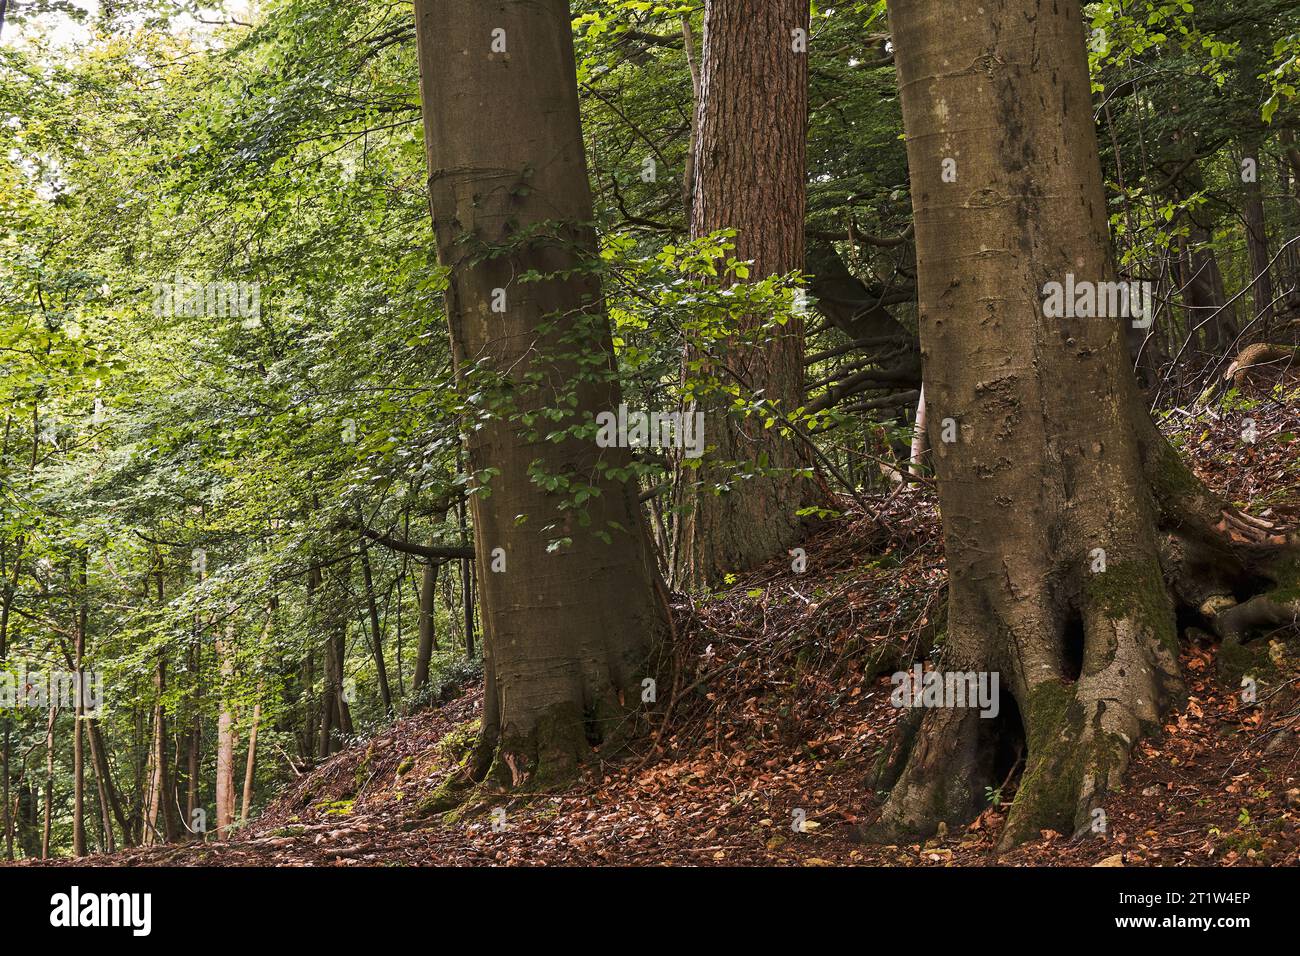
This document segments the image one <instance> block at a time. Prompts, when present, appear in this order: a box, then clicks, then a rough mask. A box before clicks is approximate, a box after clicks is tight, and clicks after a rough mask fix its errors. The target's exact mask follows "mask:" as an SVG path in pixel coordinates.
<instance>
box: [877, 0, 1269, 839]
mask: <svg viewBox="0 0 1300 956" xmlns="http://www.w3.org/2000/svg"><path fill="white" fill-rule="evenodd" d="M890 22H891V24H892V29H893V38H894V43H895V48H896V50H897V54H896V56H897V64H898V71H899V80H900V88H901V90H902V105H903V116H904V122H905V127H906V130H907V143H908V161H909V166H910V170H911V179H912V202H913V208H914V213H915V221H916V247H917V274H918V276H919V280H920V285H919V297H920V328H921V341H922V350H923V356H924V360H925V394H926V404H927V411H928V418H929V423H930V424H929V433H930V439H931V447H932V448H933V461H934V465H935V472H936V477H937V481H938V487H939V500H940V506H941V511H942V515H943V531H944V547H945V550H946V553H947V563H948V578H949V615H948V621H949V623H948V633H947V640H946V646H945V650H944V655H943V658H942V661H941V666H942V669H943V670H944V671H948V672H952V671H960V672H965V671H973V672H986V673H987V672H994V673H997V674H999V675H1000V688H1001V702H1000V715H999V716H998V717H997V718H995V719H984V718H982V717H981V716H980V711H979V710H978V709H975V708H972V707H948V708H942V707H939V708H924V709H921V710H920V711H914V712H913V713H914V714H916V715H918V716H919V720H920V724H919V730H917V731H916V732H915V735H914V736H913V738H912V740H911V742H910V750H908V752H907V753H906V759H905V760H902V761H899V762H897V763H896V764H895V766H898V767H901V773H900V774H899V775H898V777H897V780H896V783H895V785H894V787H893V789H892V792H891V793H890V795H889V798H888V800H887V801H886V804H885V807H884V811H883V815H882V817H881V819H880V821H879V822H878V823H877V824H876V825H875V826H874V827H873V828H872V829H871V830H870V831H869V832H870V834H871V835H872V836H873V837H877V838H885V839H890V840H894V839H900V838H902V836H903V835H916V834H927V833H930V832H933V831H934V829H935V828H936V827H937V825H938V824H939V823H940V822H946V823H948V824H950V825H956V824H960V823H963V822H965V821H967V820H969V819H970V818H971V817H973V816H974V815H975V814H976V813H977V812H978V811H979V809H980V807H981V805H982V804H983V802H984V800H985V796H986V788H995V787H998V786H999V785H1000V783H1001V780H1002V778H1003V777H1004V776H1005V775H1006V772H1007V770H1008V769H1010V768H1008V767H1006V766H1000V765H999V754H1000V752H1002V751H1004V749H1005V747H1006V745H1008V744H1012V745H1014V744H1015V743H1016V742H1017V741H1019V742H1021V743H1022V744H1023V746H1024V747H1025V748H1026V750H1027V754H1026V758H1025V759H1026V763H1025V769H1024V772H1023V775H1022V776H1021V778H1020V780H1019V789H1018V791H1017V793H1016V796H1015V800H1014V802H1013V803H1012V805H1011V809H1010V812H1009V815H1008V818H1007V823H1006V827H1005V829H1004V831H1003V835H1002V845H1003V846H1004V847H1005V846H1010V845H1013V844H1015V843H1017V842H1020V841H1023V840H1025V839H1028V838H1030V837H1035V836H1037V834H1038V832H1039V830H1040V829H1045V828H1050V829H1054V830H1057V831H1060V832H1067V831H1074V832H1084V831H1085V830H1086V828H1088V827H1089V826H1090V824H1092V823H1093V822H1094V821H1095V820H1096V819H1097V817H1096V816H1095V815H1094V814H1093V810H1095V809H1098V808H1102V807H1103V805H1104V800H1105V797H1106V795H1107V793H1108V792H1110V791H1111V790H1112V789H1114V788H1115V786H1116V785H1117V784H1118V783H1119V781H1120V778H1121V775H1122V773H1123V771H1124V769H1125V766H1126V764H1127V761H1128V756H1129V753H1130V750H1131V748H1132V747H1133V746H1134V744H1135V742H1136V741H1137V740H1139V739H1140V738H1142V737H1144V736H1147V735H1149V734H1153V733H1157V732H1158V731H1159V728H1160V723H1161V717H1162V715H1163V713H1164V712H1165V710H1166V709H1167V708H1168V707H1169V706H1171V705H1172V704H1174V703H1175V702H1177V701H1178V700H1179V698H1180V696H1181V693H1182V688H1181V681H1180V676H1179V672H1178V665H1177V656H1178V649H1179V648H1178V635H1177V630H1176V623H1175V621H1176V619H1175V606H1174V601H1175V600H1177V602H1178V603H1179V604H1180V605H1186V606H1188V607H1190V608H1191V609H1193V610H1194V611H1199V612H1200V613H1201V614H1203V615H1205V616H1207V617H1211V618H1214V619H1215V620H1216V624H1215V626H1216V628H1219V627H1228V626H1234V625H1231V624H1230V621H1232V620H1234V619H1235V620H1237V621H1240V620H1241V615H1238V614H1237V613H1236V612H1235V611H1234V610H1224V609H1225V608H1228V607H1229V606H1230V605H1232V604H1234V600H1233V593H1234V592H1240V591H1242V590H1243V589H1246V588H1248V587H1250V586H1251V581H1252V580H1257V579H1256V578H1253V577H1252V576H1253V575H1259V574H1261V573H1262V574H1266V575H1272V577H1273V581H1274V583H1277V584H1279V585H1280V584H1281V583H1282V580H1283V578H1284V577H1285V575H1284V574H1282V573H1281V572H1279V571H1278V568H1279V567H1282V566H1281V565H1277V564H1275V563H1272V562H1273V561H1274V558H1273V557H1271V556H1270V551H1269V546H1267V545H1266V544H1265V543H1262V542H1260V541H1246V539H1247V538H1249V537H1250V534H1249V533H1248V531H1247V533H1244V534H1242V535H1240V537H1241V538H1242V541H1243V542H1244V543H1238V542H1237V541H1236V539H1233V540H1229V539H1228V537H1227V536H1226V535H1224V534H1223V533H1222V532H1221V531H1220V530H1219V528H1221V527H1222V526H1223V523H1224V522H1227V523H1229V524H1233V525H1234V532H1235V531H1236V529H1237V528H1244V529H1249V528H1250V527H1251V523H1250V522H1251V519H1246V518H1244V517H1243V516H1241V515H1239V514H1238V513H1236V512H1234V511H1232V510H1231V509H1230V508H1228V506H1226V505H1225V504H1224V503H1223V502H1221V501H1219V500H1218V499H1216V498H1215V497H1214V496H1213V495H1211V494H1210V493H1209V492H1208V491H1206V490H1205V489H1204V488H1203V486H1201V485H1200V484H1199V482H1197V481H1196V479H1195V478H1193V477H1192V476H1191V474H1190V472H1188V471H1187V469H1186V468H1185V467H1184V466H1183V465H1182V463H1181V462H1180V461H1179V460H1178V457H1177V455H1176V453H1174V452H1173V451H1172V449H1170V447H1169V446H1168V444H1167V443H1166V442H1165V441H1164V440H1163V438H1161V437H1160V436H1159V434H1158V433H1157V432H1156V431H1155V429H1154V427H1153V425H1152V424H1151V420H1150V417H1149V416H1148V415H1147V413H1146V410H1145V407H1144V405H1143V403H1142V402H1140V401H1139V400H1138V397H1137V392H1136V389H1135V385H1134V381H1133V376H1132V373H1131V370H1130V365H1129V359H1128V356H1127V355H1126V352H1125V348H1124V329H1123V327H1122V324H1121V323H1122V322H1126V321H1127V320H1123V319H1119V318H1048V317H1046V316H1045V314H1044V310H1043V287H1044V284H1045V283H1047V282H1051V281H1058V282H1060V281H1063V280H1064V279H1065V276H1066V274H1067V273H1072V274H1073V275H1074V277H1075V280H1076V281H1084V280H1088V281H1093V282H1096V281H1102V280H1109V279H1113V277H1114V268H1113V263H1112V261H1111V257H1110V253H1109V238H1108V235H1107V212H1106V202H1105V196H1104V193H1103V186H1102V178H1101V170H1100V166H1099V161H1098V153H1097V145H1096V141H1095V132H1094V127H1093V122H1092V106H1091V101H1090V84H1089V78H1088V71H1087V63H1086V56H1085V52H1084V33H1083V20H1082V17H1081V13H1080V9H1079V4H1078V2H1077V0H1061V2H1058V3H1054V4H1047V3H1043V2H1041V0H993V2H986V3H985V4H984V5H983V7H982V9H981V10H980V11H976V10H975V9H974V8H972V7H954V6H953V5H952V4H949V3H944V2H940V0H908V2H903V0H899V2H897V3H893V4H891V7H890ZM945 160H953V161H955V164H956V166H955V171H956V179H955V181H949V180H948V179H945V176H944V172H945V169H951V165H950V164H947V163H945ZM946 424H947V425H949V426H950V427H949V428H947V429H946V428H945V425H946ZM945 431H948V433H949V435H950V437H951V436H953V434H954V433H955V438H956V440H955V441H945V440H944V437H943V436H944V434H945ZM1102 552H1104V555H1103V554H1102ZM1101 561H1104V565H1103V564H1101ZM1270 567H1272V568H1273V570H1272V571H1268V570H1267V569H1268V568H1270ZM1166 581H1168V582H1170V584H1171V585H1172V586H1167V584H1166ZM905 744H906V742H905ZM885 782H886V783H888V782H889V781H888V780H886V781H885Z"/></svg>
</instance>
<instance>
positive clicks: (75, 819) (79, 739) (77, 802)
mask: <svg viewBox="0 0 1300 956" xmlns="http://www.w3.org/2000/svg"><path fill="white" fill-rule="evenodd" d="M77 584H78V587H77V601H78V605H77V626H76V638H75V639H76V648H75V658H74V660H75V663H74V670H75V671H76V675H77V700H76V706H75V708H74V713H73V724H72V855H73V856H77V857H81V856H85V855H86V753H85V747H84V737H83V734H82V723H83V722H84V721H85V715H86V702H85V695H84V694H83V693H82V686H81V685H82V682H83V678H84V677H85V672H84V671H83V670H82V662H83V659H84V657H85V653H86V623H87V622H86V616H87V612H86V559H85V555H84V554H83V555H82V556H81V570H80V572H79V573H78V576H77Z"/></svg>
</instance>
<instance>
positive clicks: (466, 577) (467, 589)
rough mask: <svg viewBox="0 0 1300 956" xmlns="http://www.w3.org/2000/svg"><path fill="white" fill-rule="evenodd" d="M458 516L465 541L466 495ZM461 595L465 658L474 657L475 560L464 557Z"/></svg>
mask: <svg viewBox="0 0 1300 956" xmlns="http://www.w3.org/2000/svg"><path fill="white" fill-rule="evenodd" d="M456 457H457V461H456V470H457V471H458V472H459V471H460V470H461V463H460V456H459V455H457V456H456ZM456 512H457V517H458V518H459V519H460V535H461V540H462V541H464V540H466V539H468V538H469V521H468V519H467V518H466V516H465V496H464V495H462V496H461V497H460V499H459V500H458V501H457V502H456ZM460 597H461V612H462V613H461V619H462V622H463V625H462V626H463V627H464V629H465V635H464V636H465V659H466V660H470V661H472V660H473V659H474V562H473V561H471V560H470V559H469V558H462V559H461V562H460Z"/></svg>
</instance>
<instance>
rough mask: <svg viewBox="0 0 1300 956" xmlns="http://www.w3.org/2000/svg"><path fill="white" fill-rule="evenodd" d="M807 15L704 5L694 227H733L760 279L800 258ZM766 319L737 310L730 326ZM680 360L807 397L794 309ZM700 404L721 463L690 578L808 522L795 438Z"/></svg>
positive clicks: (689, 560) (769, 6) (791, 1)
mask: <svg viewBox="0 0 1300 956" xmlns="http://www.w3.org/2000/svg"><path fill="white" fill-rule="evenodd" d="M808 26H809V22H808V4H807V3H806V2H801V0H707V2H706V3H705V5H704V42H703V45H704V51H703V56H702V61H701V64H700V93H699V97H698V102H697V104H696V115H695V143H694V154H693V155H694V177H695V181H694V188H693V190H692V198H693V204H692V209H691V234H692V236H694V237H698V236H703V235H707V234H708V233H710V232H713V231H715V230H718V229H724V228H730V229H734V230H736V236H735V239H734V242H735V247H736V248H735V252H734V253H733V254H734V255H735V257H736V258H737V259H742V260H753V266H752V267H751V272H750V275H751V276H752V277H753V278H755V279H758V278H763V277H766V276H770V275H776V274H780V275H785V274H788V273H791V272H796V271H802V270H803V268H804V211H805V208H806V198H805V179H806V176H807V142H806V135H807V121H808V54H807V42H808V41H807V36H808ZM765 318H766V317H764V316H752V317H747V318H744V319H742V320H741V323H740V327H739V328H738V329H737V332H738V333H741V334H743V333H745V332H748V331H752V329H754V328H755V327H757V326H759V325H761V324H762V322H763V321H764V319H765ZM687 359H688V363H695V362H701V361H702V362H703V363H704V368H703V370H702V371H703V373H704V374H707V375H711V376H714V377H716V378H717V379H718V380H719V383H720V384H722V385H726V386H733V385H736V386H739V388H740V389H741V391H742V394H745V395H753V394H755V393H757V392H760V391H761V393H762V396H763V397H764V398H765V399H767V400H769V401H770V402H771V403H772V404H773V405H775V407H776V409H777V411H778V412H779V413H780V414H782V415H790V414H792V413H793V412H794V411H795V410H796V409H798V408H800V407H801V406H802V405H803V404H804V395H803V320H802V318H801V317H800V316H795V317H793V318H792V319H791V321H790V322H789V323H788V324H787V325H786V326H784V327H783V328H782V329H780V331H779V333H777V334H775V336H774V338H773V339H772V340H771V341H769V342H767V343H765V344H763V345H754V344H751V343H743V342H735V343H732V344H729V345H728V346H727V347H726V351H725V354H722V355H714V356H703V355H700V354H697V353H694V352H692V353H691V354H689V355H688V356H687ZM702 404H703V406H704V412H705V420H704V439H705V443H706V444H707V445H708V446H709V448H710V449H711V450H710V451H709V455H710V460H711V461H713V462H716V463H717V464H716V466H714V467H706V468H705V469H703V470H702V473H700V474H698V475H697V476H696V477H698V478H699V479H701V480H699V481H697V482H696V483H695V484H694V485H693V487H692V489H691V492H690V494H689V495H688V498H689V501H688V507H689V511H688V513H687V516H686V526H685V537H684V545H685V551H684V559H685V568H684V570H685V574H686V579H687V581H688V582H689V583H690V584H692V585H695V586H709V585H711V584H714V583H716V582H717V581H718V580H719V579H720V578H721V577H722V575H723V574H724V573H725V572H728V571H738V570H745V569H748V568H751V567H754V566H755V565H758V564H762V563H763V562H764V561H767V560H769V559H770V558H772V557H775V556H777V555H780V554H783V553H784V552H785V549H786V548H788V547H789V546H790V545H792V544H794V543H795V542H796V541H798V540H799V538H800V537H801V536H802V533H803V522H802V521H801V519H800V518H798V517H797V515H796V513H795V512H796V511H797V510H798V509H799V508H800V507H802V506H803V505H805V504H807V503H809V502H810V501H811V500H813V495H814V490H813V488H812V487H811V482H809V481H808V480H807V479H806V478H803V477H801V476H799V475H797V474H795V473H794V471H795V470H796V469H800V468H806V467H807V466H808V461H807V456H806V455H805V454H803V453H802V451H801V449H799V448H798V447H797V446H796V445H795V443H794V441H795V440H792V439H791V438H790V437H782V435H781V431H780V429H779V428H764V427H763V422H762V420H761V418H759V417H751V418H748V419H740V418H737V417H736V416H735V415H732V414H728V413H727V411H726V405H727V404H728V402H727V400H726V399H724V398H721V397H715V398H712V399H710V398H708V397H706V398H704V399H703V401H702ZM728 462H731V463H733V464H731V465H730V466H728V465H727V463H728ZM764 462H765V463H766V466H767V468H769V469H772V470H773V471H772V472H771V473H765V474H763V475H762V476H761V477H751V478H746V479H744V480H738V479H736V478H735V477H734V472H735V471H736V470H737V468H738V467H739V469H740V470H743V471H746V472H749V471H752V470H753V469H754V465H755V464H756V463H759V464H761V463H764ZM736 463H739V464H738V465H737V464H736ZM720 488H727V489H728V490H721V491H720V490H719V489H720Z"/></svg>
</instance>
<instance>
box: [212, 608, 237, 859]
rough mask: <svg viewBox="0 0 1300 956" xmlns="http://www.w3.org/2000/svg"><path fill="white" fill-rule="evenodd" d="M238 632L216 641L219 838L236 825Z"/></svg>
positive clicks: (230, 631) (229, 628) (229, 631)
mask: <svg viewBox="0 0 1300 956" xmlns="http://www.w3.org/2000/svg"><path fill="white" fill-rule="evenodd" d="M234 641H235V629H234V625H230V624H228V625H226V631H225V637H224V638H218V639H217V667H218V670H219V672H220V674H221V711H220V712H219V714H218V716H217V784H216V802H217V835H218V836H226V835H227V834H228V833H229V831H230V827H231V825H232V824H233V823H234V822H235V715H234V713H233V712H232V710H231V706H230V701H229V698H230V692H231V689H230V680H231V678H232V677H233V676H234V673H235V648H234Z"/></svg>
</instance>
